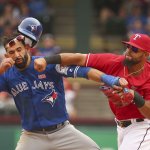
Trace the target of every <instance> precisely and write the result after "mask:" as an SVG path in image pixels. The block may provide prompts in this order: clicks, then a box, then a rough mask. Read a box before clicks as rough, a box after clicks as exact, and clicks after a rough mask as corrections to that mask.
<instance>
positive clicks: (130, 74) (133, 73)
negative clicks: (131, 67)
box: [124, 66, 144, 77]
mask: <svg viewBox="0 0 150 150" xmlns="http://www.w3.org/2000/svg"><path fill="white" fill-rule="evenodd" d="M143 69H144V66H143V67H142V68H140V69H139V70H137V71H134V72H132V73H130V74H127V75H126V69H125V66H124V77H128V76H131V75H133V74H136V73H138V72H140V71H141V70H143Z"/></svg>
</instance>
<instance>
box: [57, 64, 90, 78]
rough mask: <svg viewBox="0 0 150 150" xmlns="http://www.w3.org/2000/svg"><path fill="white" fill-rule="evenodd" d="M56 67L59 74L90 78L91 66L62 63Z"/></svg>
mask: <svg viewBox="0 0 150 150" xmlns="http://www.w3.org/2000/svg"><path fill="white" fill-rule="evenodd" d="M55 69H56V71H57V72H58V73H59V74H61V75H62V76H64V77H73V78H77V77H81V78H88V76H87V73H88V72H89V70H90V69H91V68H89V67H80V66H61V65H60V64H57V65H56V67H55Z"/></svg>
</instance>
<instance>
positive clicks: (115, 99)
mask: <svg viewBox="0 0 150 150" xmlns="http://www.w3.org/2000/svg"><path fill="white" fill-rule="evenodd" d="M100 90H101V91H102V92H103V93H104V94H105V95H106V96H107V98H108V99H109V101H111V102H112V103H113V104H114V105H115V106H116V107H124V106H127V105H129V104H130V103H132V101H133V97H134V94H133V93H134V92H133V91H132V90H129V89H127V88H122V87H119V86H114V88H111V87H107V86H101V87H100Z"/></svg>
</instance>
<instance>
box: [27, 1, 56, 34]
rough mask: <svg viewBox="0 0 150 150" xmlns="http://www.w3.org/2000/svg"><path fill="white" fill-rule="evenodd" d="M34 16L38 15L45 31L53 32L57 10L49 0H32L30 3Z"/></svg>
mask: <svg viewBox="0 0 150 150" xmlns="http://www.w3.org/2000/svg"><path fill="white" fill-rule="evenodd" d="M29 9H30V11H31V15H32V17H36V18H37V19H38V20H39V21H40V22H41V23H42V26H43V29H44V30H43V33H53V20H54V14H55V10H54V8H53V7H52V5H51V4H50V2H49V1H48V0H45V1H43V0H32V1H31V2H30V3H29Z"/></svg>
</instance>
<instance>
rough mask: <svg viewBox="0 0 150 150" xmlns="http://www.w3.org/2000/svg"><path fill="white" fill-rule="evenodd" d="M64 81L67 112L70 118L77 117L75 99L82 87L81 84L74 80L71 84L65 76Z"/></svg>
mask: <svg viewBox="0 0 150 150" xmlns="http://www.w3.org/2000/svg"><path fill="white" fill-rule="evenodd" d="M63 82H64V88H65V99H66V107H67V112H68V114H69V117H70V119H75V118H76V117H77V110H76V108H75V106H74V101H75V99H76V97H77V93H78V91H79V89H80V84H79V83H78V82H73V83H72V84H71V83H70V82H69V80H68V79H67V78H64V79H63Z"/></svg>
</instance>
